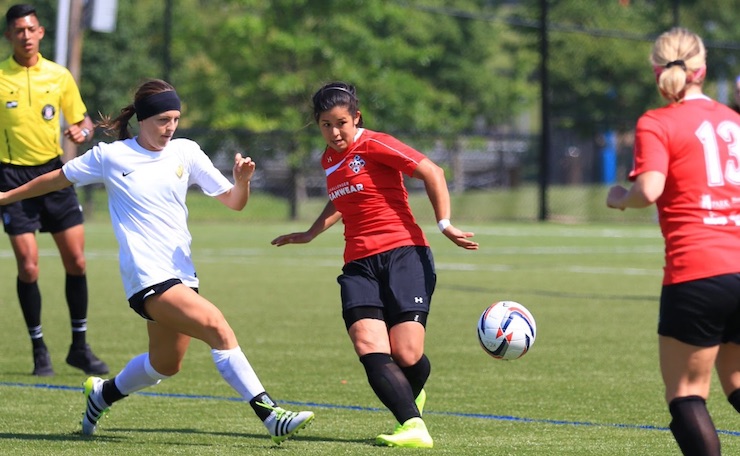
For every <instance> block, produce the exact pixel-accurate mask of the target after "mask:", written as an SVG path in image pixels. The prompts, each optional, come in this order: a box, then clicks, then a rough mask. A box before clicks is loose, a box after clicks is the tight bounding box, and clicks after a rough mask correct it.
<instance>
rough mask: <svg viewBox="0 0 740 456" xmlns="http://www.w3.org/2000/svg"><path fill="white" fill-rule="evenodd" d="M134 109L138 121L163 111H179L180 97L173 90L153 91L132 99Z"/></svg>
mask: <svg viewBox="0 0 740 456" xmlns="http://www.w3.org/2000/svg"><path fill="white" fill-rule="evenodd" d="M134 110H135V111H136V120H138V121H139V122H141V121H142V120H144V119H148V118H149V117H152V116H156V115H157V114H160V113H163V112H167V111H180V97H178V96H177V92H175V91H174V90H167V91H165V92H159V93H155V94H154V95H149V96H148V97H145V98H142V99H140V100H136V101H134Z"/></svg>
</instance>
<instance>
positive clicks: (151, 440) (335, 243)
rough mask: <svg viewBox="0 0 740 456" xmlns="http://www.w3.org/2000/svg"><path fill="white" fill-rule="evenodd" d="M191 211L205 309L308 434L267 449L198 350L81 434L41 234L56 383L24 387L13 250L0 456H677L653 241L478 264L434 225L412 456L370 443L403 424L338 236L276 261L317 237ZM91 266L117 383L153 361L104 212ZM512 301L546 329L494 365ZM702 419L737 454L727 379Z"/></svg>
mask: <svg viewBox="0 0 740 456" xmlns="http://www.w3.org/2000/svg"><path fill="white" fill-rule="evenodd" d="M260 204H261V203H259V202H257V203H256V206H255V207H259V205H260ZM191 207H192V208H193V210H192V214H191V215H192V217H193V219H194V221H193V223H192V226H191V230H192V232H193V235H194V243H193V250H194V253H195V260H196V264H197V265H198V267H199V270H198V274H199V276H200V278H201V293H202V294H203V295H205V296H207V297H208V298H210V299H211V300H212V301H214V302H215V303H217V304H218V305H219V307H221V309H222V310H223V312H224V313H225V315H226V316H227V318H228V319H229V321H230V323H231V325H232V326H233V327H234V328H235V330H236V333H237V336H238V337H239V340H240V343H241V346H242V348H243V349H244V351H245V352H246V353H247V356H248V357H249V359H250V361H251V363H252V364H253V366H254V367H255V369H256V371H257V373H258V374H259V376H260V377H261V379H262V381H263V383H264V384H265V386H266V387H267V389H268V391H269V392H270V393H271V394H272V395H273V396H274V397H276V398H277V399H278V400H280V401H281V402H283V403H284V404H285V405H286V406H288V407H289V408H304V407H305V408H310V409H313V410H314V411H315V412H316V420H315V421H314V423H313V424H312V425H311V426H310V427H309V428H307V429H306V430H305V431H303V432H302V433H301V434H299V435H298V436H297V437H296V438H295V439H292V440H289V441H287V442H285V443H284V444H282V445H281V446H279V447H278V446H275V445H273V444H272V442H271V441H270V439H269V437H268V436H267V434H266V432H265V430H264V428H263V427H262V425H261V424H260V422H259V421H258V420H257V418H256V417H255V416H254V414H253V412H252V411H251V408H250V407H249V406H248V405H247V404H245V403H242V402H240V401H237V400H236V399H235V393H234V392H233V391H232V390H231V389H230V388H229V387H228V386H227V385H226V383H225V382H224V381H223V380H222V379H221V378H220V377H219V375H218V374H217V372H216V369H215V368H214V366H213V364H212V361H211V358H210V353H209V350H208V347H206V346H205V344H203V343H202V342H199V341H193V343H192V345H191V348H190V351H189V352H188V355H187V357H186V359H185V364H184V368H183V371H182V372H181V373H180V374H179V375H177V376H175V377H174V378H172V379H169V380H167V381H165V382H163V383H162V384H160V385H158V386H157V387H155V388H151V389H149V390H146V392H145V393H143V394H142V393H139V394H135V395H132V396H131V397H129V398H127V399H125V400H124V401H122V402H120V403H117V404H116V405H115V406H114V407H113V408H112V410H111V412H110V415H109V416H108V417H107V418H104V419H103V420H102V422H101V425H100V429H99V432H98V433H97V434H96V435H95V436H94V437H92V438H85V437H82V436H81V435H80V434H79V429H80V427H79V421H80V418H81V414H82V410H83V406H84V402H83V395H82V394H81V391H82V389H81V386H80V385H81V383H82V381H84V378H85V376H84V374H82V373H81V372H79V371H77V370H75V369H73V368H71V367H69V366H67V365H66V364H65V363H64V357H65V355H66V351H67V347H68V345H69V342H70V330H69V319H68V314H67V309H66V305H65V304H64V299H63V289H62V287H61V284H62V283H63V272H62V268H61V264H60V261H59V258H58V255H57V253H56V250H55V248H54V246H53V243H52V241H51V240H50V237H49V236H48V235H40V236H39V241H40V246H41V279H40V282H39V283H40V286H41V290H42V296H43V299H44V312H43V324H44V335H45V338H46V340H47V344H48V345H49V347H50V350H51V354H52V359H53V361H54V365H55V369H56V372H57V375H56V376H55V377H52V378H48V379H40V378H35V377H33V376H31V375H29V373H30V371H31V369H32V365H31V356H30V353H31V349H30V342H29V341H28V339H27V335H26V331H25V329H24V324H23V319H22V317H21V312H20V309H19V307H18V304H17V299H16V295H15V264H14V260H13V255H12V252H11V251H10V248H9V244H8V243H7V241H2V242H0V270H1V271H2V272H3V274H2V276H3V277H4V279H3V285H1V286H0V305H1V306H2V309H3V316H4V318H2V319H0V333H2V334H3V336H2V348H3V352H4V354H3V356H1V357H0V403H2V413H0V454H26V455H49V454H54V455H58V454H70V455H72V454H75V455H76V454H86V455H87V454H100V455H131V454H147V455H148V454H192V455H196V454H197V455H210V454H212V455H229V454H248V455H254V454H266V455H267V454H274V455H278V454H282V455H301V456H309V455H381V454H398V453H404V454H420V453H429V454H445V455H455V456H459V455H476V456H477V455H494V456H499V455H517V456H520V455H537V456H542V455H651V456H659V455H676V454H679V451H678V448H677V446H676V444H675V443H674V441H673V438H672V436H671V434H670V432H669V431H668V430H667V425H668V422H669V415H668V411H667V408H666V406H665V405H664V402H663V399H662V395H663V392H662V383H661V380H660V373H659V369H658V361H657V345H656V343H657V341H656V338H657V336H656V334H655V327H656V319H657V299H658V293H659V290H660V278H661V266H662V239H661V238H660V235H659V232H658V228H657V226H655V225H652V224H634V225H629V224H624V223H621V224H615V225H614V226H608V225H561V224H537V223H518V224H514V223H502V224H494V223H485V224H483V223H479V224H477V225H472V224H471V225H467V224H466V225H465V226H464V227H465V228H471V229H472V230H473V231H475V232H476V238H477V239H478V241H479V242H480V244H481V249H480V250H479V251H477V252H466V251H463V250H461V249H459V248H456V247H454V246H453V245H452V243H450V242H449V241H447V240H446V239H445V238H443V237H442V236H441V235H440V234H439V233H438V232H437V231H436V227H435V226H434V222H433V220H428V222H427V223H425V224H424V226H425V227H426V228H428V235H429V237H430V242H431V243H432V248H433V250H434V253H435V258H436V263H437V268H438V276H439V277H438V287H437V291H436V293H435V296H434V302H433V304H432V314H431V316H430V321H429V325H428V339H427V341H428V343H427V353H428V355H429V357H430V359H431V361H432V376H431V378H430V380H429V383H428V385H427V391H428V394H429V399H428V401H427V409H426V412H425V420H426V422H427V425H428V427H429V429H430V432H431V433H432V435H433V437H434V439H435V448H434V449H432V450H398V449H389V448H378V447H375V446H373V444H372V442H373V440H374V437H375V435H377V434H379V433H382V432H387V431H390V430H391V428H392V426H393V417H392V416H391V414H390V413H389V412H387V411H386V410H384V408H383V407H382V404H380V402H379V401H378V400H377V399H376V398H375V396H374V394H373V393H372V391H371V390H370V387H369V386H368V385H367V382H366V379H365V374H364V370H363V369H362V366H361V364H360V363H359V362H358V361H357V359H356V357H355V355H354V352H353V350H352V347H351V344H350V342H349V340H348V337H347V335H346V333H345V331H344V326H343V322H342V320H341V316H340V303H339V296H338V285H337V284H336V281H335V278H336V276H337V274H338V273H339V270H340V267H341V253H342V245H343V244H342V237H341V229H340V228H339V227H335V228H333V229H332V230H330V231H328V232H326V233H324V234H323V235H322V236H321V237H319V238H318V239H316V240H315V241H314V242H313V243H311V244H308V245H304V246H285V247H281V248H276V247H273V246H271V245H270V244H269V242H270V240H271V239H272V238H274V237H275V236H277V235H278V234H283V233H285V232H288V231H294V230H299V229H304V228H306V227H307V222H305V221H304V222H301V223H299V224H293V223H286V222H280V221H277V220H272V221H254V216H253V214H252V213H250V209H249V208H248V209H247V212H246V213H244V214H237V215H236V216H233V215H230V216H229V217H230V218H229V219H228V220H218V221H213V218H212V217H211V216H210V214H211V212H209V211H211V209H210V208H214V209H213V210H214V211H217V212H218V213H219V214H226V213H228V210H226V209H224V208H222V207H220V205H219V204H218V203H216V202H215V201H211V205H210V206H209V209H207V210H203V211H201V209H199V208H200V207H201V206H200V203H199V201H197V200H196V201H193V203H192V206H191ZM214 213H216V212H214ZM420 219H421V217H420ZM204 220H212V221H211V222H207V221H204ZM87 252H88V269H89V272H88V274H89V287H90V301H91V308H90V314H89V329H90V330H89V341H90V343H91V344H92V346H93V348H94V349H95V351H96V352H97V353H98V354H99V355H100V356H101V358H103V359H104V360H105V361H107V362H108V363H109V365H110V366H111V368H112V369H113V371H114V373H115V372H117V371H118V370H120V369H121V368H122V367H123V366H124V365H125V363H126V362H127V361H128V360H129V359H130V358H131V357H132V356H134V355H136V354H139V353H141V352H143V351H145V350H146V346H147V341H146V333H145V324H144V322H143V321H142V320H141V319H140V318H139V317H138V316H136V315H135V314H134V313H133V312H132V311H131V310H130V309H129V308H128V304H127V302H126V300H125V298H124V296H123V291H122V286H121V283H120V278H119V274H118V263H117V253H116V246H115V240H114V238H113V235H112V230H111V227H110V225H109V224H108V222H107V220H106V217H105V216H96V217H94V218H93V219H92V221H91V222H89V223H88V224H87ZM502 299H510V300H516V301H519V302H521V303H523V304H524V305H526V306H527V307H528V308H529V309H530V310H531V311H532V313H533V314H534V316H535V318H536V320H537V324H538V335H537V340H536V342H535V344H534V346H533V348H532V350H531V351H530V352H529V353H528V354H527V355H526V356H525V357H523V358H522V359H519V360H516V361H509V362H506V361H498V360H494V359H493V358H490V357H488V356H487V355H486V354H485V353H484V352H483V351H482V349H481V348H480V347H479V346H478V342H477V340H476V336H475V324H476V321H477V319H478V316H479V315H480V313H481V312H482V311H483V309H484V308H485V307H486V306H487V305H488V304H490V303H491V302H493V301H496V300H502ZM708 405H709V409H710V412H711V413H712V415H713V418H714V420H715V424H716V425H717V427H718V428H719V429H720V430H721V439H722V445H723V453H724V454H740V417H739V416H738V414H737V413H736V412H735V411H734V409H732V407H731V406H730V405H729V404H728V403H727V402H726V400H725V399H724V397H723V396H722V393H721V391H720V389H719V386H718V384H717V382H716V381H715V384H714V388H713V392H712V397H711V398H710V400H709V402H708Z"/></svg>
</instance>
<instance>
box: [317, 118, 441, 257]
mask: <svg viewBox="0 0 740 456" xmlns="http://www.w3.org/2000/svg"><path fill="white" fill-rule="evenodd" d="M424 158H425V156H424V154H422V153H421V152H419V151H417V150H415V149H413V148H411V147H409V146H407V145H406V144H404V143H402V142H401V141H399V140H397V139H396V138H394V137H392V136H390V135H387V134H384V133H379V132H375V131H371V130H367V129H360V130H359V131H358V133H357V137H356V138H355V142H354V143H353V144H352V146H351V147H349V148H348V149H347V150H346V151H344V152H337V151H336V150H334V149H332V148H331V147H328V148H327V149H326V150H325V151H324V155H323V156H322V157H321V164H322V166H323V167H324V171H325V172H326V188H327V192H328V194H329V199H330V200H331V201H332V202H333V203H334V207H335V208H336V209H337V210H338V211H339V212H341V213H342V221H343V223H344V239H345V242H346V244H345V248H344V261H345V263H349V262H350V261H353V260H357V259H359V258H365V257H368V256H370V255H375V254H377V253H380V252H385V251H387V250H390V249H394V248H396V247H402V246H410V245H418V246H428V245H429V244H428V242H427V239H426V237H425V236H424V232H423V231H422V230H421V228H420V227H419V225H417V224H416V220H414V216H413V214H412V213H411V208H410V207H409V202H408V192H407V191H406V186H405V185H404V184H403V174H406V175H409V176H411V175H412V174H413V172H414V170H415V169H416V166H417V165H418V164H419V162H420V161H421V160H423V159H424Z"/></svg>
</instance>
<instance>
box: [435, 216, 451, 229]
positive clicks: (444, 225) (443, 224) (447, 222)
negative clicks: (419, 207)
mask: <svg viewBox="0 0 740 456" xmlns="http://www.w3.org/2000/svg"><path fill="white" fill-rule="evenodd" d="M450 225H452V224H451V223H450V219H442V220H440V221H439V222H437V227H438V228H439V231H442V232H444V230H446V229H447V227H448V226H450Z"/></svg>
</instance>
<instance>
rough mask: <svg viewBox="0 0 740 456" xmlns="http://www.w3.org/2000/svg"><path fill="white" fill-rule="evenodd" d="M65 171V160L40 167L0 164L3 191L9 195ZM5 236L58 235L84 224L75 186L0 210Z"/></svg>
mask: <svg viewBox="0 0 740 456" xmlns="http://www.w3.org/2000/svg"><path fill="white" fill-rule="evenodd" d="M61 167H62V160H61V159H59V158H55V159H54V160H52V161H50V162H48V163H45V164H43V165H39V166H17V165H9V164H7V163H3V164H0V191H3V192H5V191H8V190H10V189H13V188H16V187H18V186H20V185H23V184H25V183H26V182H28V181H30V180H33V179H34V178H35V177H38V176H40V175H42V174H46V173H48V172H49V171H53V170H55V169H59V168H61ZM0 214H2V216H3V227H4V229H5V232H6V233H8V234H9V235H11V236H14V235H18V234H25V233H35V232H36V231H41V232H48V233H59V232H61V231H64V230H66V229H68V228H71V227H73V226H76V225H80V224H82V222H83V217H82V207H81V206H80V202H79V201H78V199H77V193H76V192H75V189H74V187H73V186H69V187H66V188H63V189H62V190H59V191H56V192H52V193H49V194H46V195H41V196H37V197H35V198H30V199H27V200H23V201H18V202H16V203H11V204H8V205H7V206H0Z"/></svg>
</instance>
